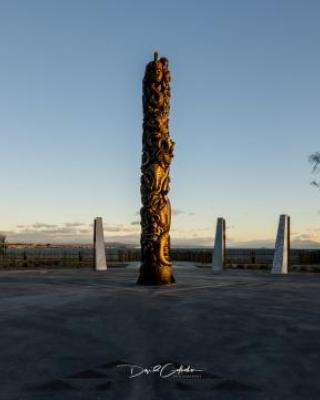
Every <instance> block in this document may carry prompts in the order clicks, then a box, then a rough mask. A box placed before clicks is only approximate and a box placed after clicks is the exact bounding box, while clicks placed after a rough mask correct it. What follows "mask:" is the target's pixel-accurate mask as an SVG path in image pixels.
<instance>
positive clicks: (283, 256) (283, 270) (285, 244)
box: [271, 214, 290, 274]
mask: <svg viewBox="0 0 320 400" xmlns="http://www.w3.org/2000/svg"><path fill="white" fill-rule="evenodd" d="M289 252H290V217H289V216H288V215H284V214H283V215H280V219H279V227H278V233H277V239H276V245H275V251H274V257H273V265H272V270H271V273H272V274H287V273H288V265H289Z"/></svg>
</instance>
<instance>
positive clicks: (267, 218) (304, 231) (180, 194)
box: [0, 0, 320, 247]
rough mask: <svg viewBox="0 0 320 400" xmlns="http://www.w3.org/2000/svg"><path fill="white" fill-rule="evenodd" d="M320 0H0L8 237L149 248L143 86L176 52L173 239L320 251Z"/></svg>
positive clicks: (1, 195) (2, 167)
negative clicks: (221, 238)
mask: <svg viewBox="0 0 320 400" xmlns="http://www.w3.org/2000/svg"><path fill="white" fill-rule="evenodd" d="M319 19H320V2H319V1H317V0H314V1H312V0H299V1H298V0H268V1H259V0H241V1H239V0H183V1H182V0H162V1H161V2H158V1H154V0H135V1H131V0H56V1H52V0H28V1H25V0H0V52H1V57H0V60H1V61H0V138H1V143H0V171H1V190H0V232H2V233H4V234H6V235H7V240H8V241H9V242H10V241H11V242H14V241H20V242H45V243H85V242H90V241H92V221H93V219H94V217H96V216H102V217H103V220H104V228H105V239H106V242H108V241H109V242H124V243H139V235H140V225H139V209H140V206H141V204H140V189H139V185H140V163H141V149H142V143H141V140H142V105H141V92H142V87H141V81H142V78H143V74H144V68H145V65H146V63H147V62H149V61H150V60H151V59H152V57H153V52H154V51H155V50H157V51H159V53H160V55H161V56H165V57H167V58H168V59H169V63H170V69H171V75H172V82H171V89H172V102H171V116H170V132H171V136H172V139H173V140H174V141H175V142H176V151H175V157H174V159H173V161H172V164H171V192H170V199H171V204H172V208H173V216H172V226H171V237H172V243H173V245H206V246H209V245H212V244H213V236H214V231H215V224H216V218H217V217H219V216H223V217H225V219H226V224H227V245H228V246H233V247H235V246H248V247H250V246H257V247H260V246H267V247H272V246H273V245H274V241H275V235H276V230H277V224H278V218H279V215H280V214H283V213H284V214H289V215H290V216H291V225H292V240H293V245H294V246H295V247H319V245H320V192H319V190H317V189H316V188H315V187H313V186H312V185H310V182H311V181H312V180H313V179H314V176H312V173H311V165H310V164H309V163H308V156H309V155H310V154H311V153H314V152H315V151H319V150H320V148H319V147H320V146H319V131H320V114H319V103H320V75H319V71H320V52H319V43H320V24H319Z"/></svg>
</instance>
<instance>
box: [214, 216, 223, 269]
mask: <svg viewBox="0 0 320 400" xmlns="http://www.w3.org/2000/svg"><path fill="white" fill-rule="evenodd" d="M225 247H226V221H225V219H224V218H218V219H217V227H216V236H215V239H214V249H213V255H212V271H222V270H223V267H224V254H225Z"/></svg>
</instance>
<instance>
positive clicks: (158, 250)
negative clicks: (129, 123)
mask: <svg viewBox="0 0 320 400" xmlns="http://www.w3.org/2000/svg"><path fill="white" fill-rule="evenodd" d="M169 82H170V71H169V68H168V60H167V59H166V58H160V59H159V58H158V53H154V60H153V61H151V62H150V63H149V64H147V66H146V71H145V76H144V79H143V98H142V102H143V115H144V119H143V138H142V146H143V148H142V166H141V171H142V176H141V201H142V208H141V211H140V214H141V267H140V275H139V279H138V283H139V284H142V285H165V284H170V283H174V277H173V274H172V264H171V259H170V236H169V230H170V223H171V207H170V201H169V198H168V192H169V189H170V187H169V183H170V178H169V170H170V163H171V160H172V157H173V152H174V142H173V141H172V140H171V139H170V134H169V111H170V96H171V93H170V84H169Z"/></svg>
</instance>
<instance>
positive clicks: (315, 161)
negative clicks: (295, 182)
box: [309, 151, 320, 188]
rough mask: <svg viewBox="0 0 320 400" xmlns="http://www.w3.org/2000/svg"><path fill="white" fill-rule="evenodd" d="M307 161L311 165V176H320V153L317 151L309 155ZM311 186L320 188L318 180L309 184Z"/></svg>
mask: <svg viewBox="0 0 320 400" xmlns="http://www.w3.org/2000/svg"><path fill="white" fill-rule="evenodd" d="M309 161H310V163H311V164H312V173H313V174H318V175H319V174H320V152H319V151H317V152H316V153H314V154H311V156H310V157H309ZM311 184H312V185H314V186H317V187H318V188H320V180H318V181H317V180H314V181H312V182H311Z"/></svg>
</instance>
